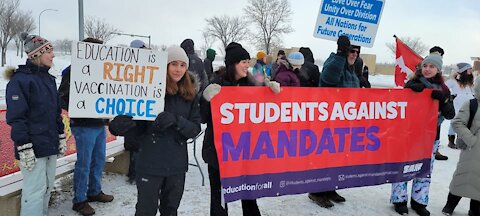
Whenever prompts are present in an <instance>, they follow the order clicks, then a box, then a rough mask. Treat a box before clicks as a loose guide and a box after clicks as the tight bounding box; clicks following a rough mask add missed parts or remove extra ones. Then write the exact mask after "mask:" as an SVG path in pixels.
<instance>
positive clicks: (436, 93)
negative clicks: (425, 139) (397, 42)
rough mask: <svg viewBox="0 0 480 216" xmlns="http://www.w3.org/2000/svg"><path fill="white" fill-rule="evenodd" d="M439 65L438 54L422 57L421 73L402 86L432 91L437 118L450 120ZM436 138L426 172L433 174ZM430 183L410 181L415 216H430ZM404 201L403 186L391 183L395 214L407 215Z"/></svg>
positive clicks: (450, 108) (451, 112) (450, 107)
mask: <svg viewBox="0 0 480 216" xmlns="http://www.w3.org/2000/svg"><path fill="white" fill-rule="evenodd" d="M442 63H443V61H442V58H441V57H440V55H438V54H430V55H429V56H427V57H425V59H424V60H423V61H422V63H421V69H420V70H417V72H416V73H415V76H414V77H413V78H412V80H410V81H408V82H407V83H406V84H405V88H410V89H412V90H413V91H415V92H421V91H423V89H425V88H433V89H434V90H433V91H432V94H431V97H432V98H433V99H434V100H438V101H439V110H438V118H439V119H441V118H446V119H452V118H453V117H454V116H455V110H454V108H453V104H452V103H451V102H450V101H449V98H450V91H449V90H448V87H447V86H446V85H445V83H444V82H443V78H442V75H441V69H442ZM438 122H441V121H438ZM438 136H439V134H438V131H437V139H435V142H434V147H433V152H432V159H431V164H430V172H431V171H432V170H433V161H434V158H435V152H436V150H437V148H438V145H439V143H440V141H439V139H438ZM430 182H431V178H430V175H428V176H427V178H415V179H413V186H412V198H411V201H410V204H411V206H412V209H413V210H415V212H416V213H417V214H419V215H420V216H428V215H430V212H429V211H428V210H427V209H426V207H427V204H428V199H429V197H428V193H429V188H430ZM407 201H408V193H407V182H399V183H393V184H392V196H391V202H392V203H393V205H394V206H395V211H396V212H397V213H398V214H400V215H403V214H408V208H407Z"/></svg>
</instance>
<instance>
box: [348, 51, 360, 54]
mask: <svg viewBox="0 0 480 216" xmlns="http://www.w3.org/2000/svg"><path fill="white" fill-rule="evenodd" d="M350 53H357V54H360V51H358V50H350Z"/></svg>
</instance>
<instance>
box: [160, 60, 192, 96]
mask: <svg viewBox="0 0 480 216" xmlns="http://www.w3.org/2000/svg"><path fill="white" fill-rule="evenodd" d="M167 68H168V65H167ZM166 89H167V94H169V95H175V94H177V93H178V94H180V96H181V97H183V99H185V100H186V101H192V100H193V98H195V94H196V90H195V86H194V84H193V82H192V78H190V73H188V70H187V71H186V72H185V74H184V75H183V77H182V79H180V81H178V82H175V81H173V80H172V79H171V78H170V77H169V76H168V75H167V86H166Z"/></svg>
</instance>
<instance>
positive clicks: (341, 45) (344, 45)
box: [337, 35, 351, 56]
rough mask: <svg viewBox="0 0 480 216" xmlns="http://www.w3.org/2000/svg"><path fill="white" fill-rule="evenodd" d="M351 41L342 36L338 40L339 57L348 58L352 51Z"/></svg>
mask: <svg viewBox="0 0 480 216" xmlns="http://www.w3.org/2000/svg"><path fill="white" fill-rule="evenodd" d="M350 45H351V44H350V39H348V37H347V36H345V35H342V36H340V37H338V40H337V55H340V56H347V55H348V52H349V51H350V48H351V47H350Z"/></svg>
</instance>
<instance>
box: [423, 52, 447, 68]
mask: <svg viewBox="0 0 480 216" xmlns="http://www.w3.org/2000/svg"><path fill="white" fill-rule="evenodd" d="M427 63H429V64H433V65H435V67H436V68H437V69H438V70H439V71H441V70H442V64H443V60H442V56H440V55H438V54H435V53H432V54H430V55H428V56H427V57H425V59H423V61H422V65H424V64H427Z"/></svg>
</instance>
